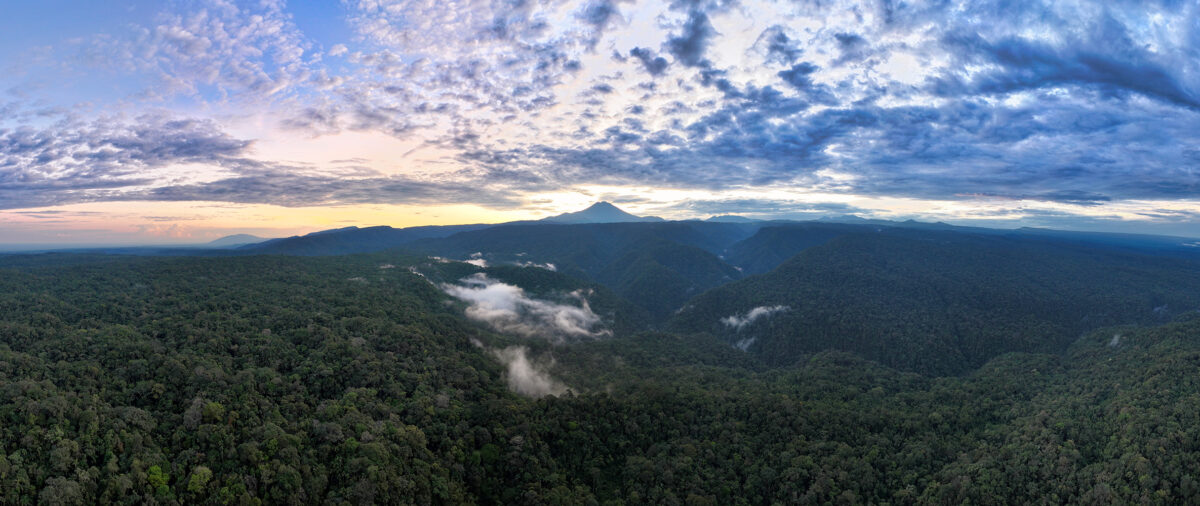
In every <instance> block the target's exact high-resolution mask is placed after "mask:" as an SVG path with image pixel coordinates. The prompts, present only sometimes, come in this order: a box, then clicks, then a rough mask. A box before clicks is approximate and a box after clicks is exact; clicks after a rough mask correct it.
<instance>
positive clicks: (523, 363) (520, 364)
mask: <svg viewBox="0 0 1200 506" xmlns="http://www.w3.org/2000/svg"><path fill="white" fill-rule="evenodd" d="M488 351H489V353H491V355H492V356H493V357H496V359H497V360H499V361H500V362H501V363H503V364H504V366H505V367H506V368H507V373H506V375H505V379H506V380H507V381H508V388H509V389H511V390H512V391H514V392H516V393H518V394H521V395H524V396H526V397H532V398H534V399H540V398H542V397H545V396H547V395H562V394H565V393H567V392H568V391H569V390H570V389H568V388H567V386H566V385H564V384H562V382H560V381H558V380H556V379H554V378H552V377H551V376H550V373H549V372H547V371H546V370H545V368H544V366H540V365H538V364H536V363H534V362H532V361H531V360H529V349H528V348H526V347H524V346H509V347H507V348H504V349H489V350H488Z"/></svg>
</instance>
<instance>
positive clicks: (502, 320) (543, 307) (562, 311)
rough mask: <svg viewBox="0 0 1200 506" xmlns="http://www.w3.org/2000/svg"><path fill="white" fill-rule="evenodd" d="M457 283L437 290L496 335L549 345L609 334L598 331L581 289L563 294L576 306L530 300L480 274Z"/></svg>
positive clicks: (522, 292) (597, 321)
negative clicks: (464, 305)
mask: <svg viewBox="0 0 1200 506" xmlns="http://www.w3.org/2000/svg"><path fill="white" fill-rule="evenodd" d="M458 283H459V284H449V283H443V284H442V285H441V288H442V290H444V291H445V292H446V293H448V294H450V295H451V296H453V297H455V298H457V299H459V300H462V301H465V302H466V303H467V309H466V315H467V317H468V318H471V319H473V320H477V321H481V322H484V323H486V324H488V325H489V326H491V327H492V328H493V329H494V330H496V331H497V332H502V333H508V334H516V335H519V336H523V337H538V338H544V339H549V340H551V341H553V342H562V341H564V340H566V339H578V338H598V337H603V336H608V335H611V334H612V332H611V331H609V330H607V329H602V328H599V327H600V323H601V321H600V316H599V315H597V314H596V313H594V312H592V309H591V307H589V306H588V301H587V298H586V297H585V296H584V293H583V292H582V291H581V290H576V291H574V292H571V293H569V294H566V295H565V297H566V298H568V299H573V300H574V301H575V302H577V303H578V305H573V304H569V303H561V302H554V301H550V300H544V299H535V298H531V297H529V296H528V295H526V293H525V290H523V289H522V288H521V287H519V286H515V285H510V284H508V283H504V282H501V281H498V280H495V279H492V278H489V277H488V276H487V274H484V273H482V272H479V273H475V274H473V275H471V276H468V277H465V278H463V279H461V280H459V282H458Z"/></svg>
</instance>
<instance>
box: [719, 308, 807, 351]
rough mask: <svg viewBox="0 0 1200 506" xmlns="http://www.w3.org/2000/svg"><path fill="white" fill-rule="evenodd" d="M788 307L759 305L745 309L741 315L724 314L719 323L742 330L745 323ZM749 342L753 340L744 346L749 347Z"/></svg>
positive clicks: (747, 323)
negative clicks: (748, 309)
mask: <svg viewBox="0 0 1200 506" xmlns="http://www.w3.org/2000/svg"><path fill="white" fill-rule="evenodd" d="M788 309H790V308H789V307H787V306H759V307H756V308H754V309H751V310H750V311H747V312H746V313H745V314H741V315H736V314H735V315H731V316H726V317H724V318H721V323H723V324H725V326H726V327H729V328H732V329H734V330H742V329H743V328H745V327H746V326H747V325H750V324H751V323H754V322H755V321H756V320H758V319H760V318H766V317H768V316H771V315H773V314H775V313H779V312H783V311H787V310H788ZM750 344H753V341H750V342H749V343H747V344H746V348H749V346H750ZM739 348H741V346H740V343H739ZM743 349H745V348H743Z"/></svg>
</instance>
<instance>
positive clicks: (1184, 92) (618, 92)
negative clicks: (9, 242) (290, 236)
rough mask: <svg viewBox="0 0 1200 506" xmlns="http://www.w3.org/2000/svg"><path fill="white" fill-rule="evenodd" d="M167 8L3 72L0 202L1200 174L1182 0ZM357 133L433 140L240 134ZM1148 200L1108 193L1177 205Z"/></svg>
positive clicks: (1196, 86) (1038, 195)
mask: <svg viewBox="0 0 1200 506" xmlns="http://www.w3.org/2000/svg"><path fill="white" fill-rule="evenodd" d="M156 8H161V9H162V12H161V13H159V14H158V15H152V16H146V17H145V18H142V19H149V20H150V21H149V22H142V23H140V25H139V23H137V22H130V23H123V24H122V26H127V27H129V26H131V28H127V29H125V31H123V32H122V31H119V30H116V29H111V30H107V31H105V30H101V32H102V33H87V34H79V35H80V36H79V37H74V36H73V35H75V34H71V35H72V37H70V38H69V40H63V41H62V42H60V43H58V44H57V45H55V46H53V47H52V48H50V49H44V48H38V47H29V48H26V49H27V51H25V53H28V54H29V55H38V56H36V57H34V56H30V57H29V58H25V57H23V58H22V62H21V63H20V64H19V65H15V67H14V68H16V67H19V68H17V70H19V72H18V71H14V72H8V73H6V74H5V75H4V77H3V78H0V81H3V84H4V89H6V90H10V91H9V92H8V95H9V96H10V97H14V98H15V99H14V100H11V101H9V102H0V113H2V114H0V207H3V208H19V207H28V206H48V205H60V204H67V203H81V202H99V201H122V200H130V199H147V200H167V201H185V200H217V201H226V202H239V203H266V204H277V205H283V206H302V205H347V204H349V205H353V204H367V203H468V202H470V203H479V204H481V205H485V206H493V207H504V206H509V207H512V206H517V205H520V204H522V203H524V202H527V201H529V200H531V199H533V198H536V197H535V196H534V195H535V194H538V193H542V192H560V193H561V192H570V191H578V190H580V189H582V188H585V187H591V186H624V187H636V188H653V189H664V188H665V189H675V190H697V189H699V190H705V191H712V192H717V191H726V190H734V191H744V190H748V189H762V188H791V189H802V190H804V191H810V192H812V193H814V194H820V195H825V196H826V197H828V198H829V201H831V202H847V201H850V202H854V201H855V199H859V198H872V197H884V198H893V199H911V200H913V201H921V200H931V201H932V200H936V201H938V202H945V201H974V200H986V201H989V202H991V201H1012V202H1014V203H1015V204H1013V205H1012V206H1011V207H1010V209H1012V210H1019V209H1020V206H1021V205H1023V204H1021V203H1029V202H1032V203H1039V204H1047V205H1049V206H1052V207H1055V208H1056V209H1059V210H1062V209H1071V210H1072V211H1061V212H1063V213H1066V214H1070V213H1071V212H1074V213H1081V214H1079V215H1082V214H1096V213H1101V212H1103V211H1104V210H1115V209H1119V208H1120V207H1121V206H1123V205H1133V204H1136V203H1137V202H1142V201H1155V202H1161V201H1180V202H1191V201H1195V200H1196V195H1200V171H1197V170H1196V169H1197V167H1198V164H1200V155H1197V153H1196V151H1195V149H1194V148H1193V147H1192V146H1196V145H1200V129H1197V128H1196V125H1197V124H1198V122H1200V108H1198V107H1197V105H1200V96H1198V93H1200V77H1198V76H1200V49H1198V48H1200V35H1197V34H1198V33H1200V31H1197V30H1195V29H1194V28H1195V27H1194V26H1192V25H1194V23H1191V24H1189V23H1186V22H1178V20H1181V19H1182V20H1190V19H1193V18H1195V13H1196V12H1197V10H1196V8H1195V7H1194V6H1191V5H1190V4H1188V5H1184V4H1180V3H1169V2H1167V3H1164V2H1116V3H1114V2H1099V1H1082V2H1070V3H1064V2H1048V1H1044V2H1043V1H1034V2H1023V3H1021V4H1014V3H1012V2H995V1H985V2H967V3H958V4H954V5H952V6H950V5H947V4H946V3H945V2H874V3H868V4H863V3H861V2H848V1H840V0H835V1H822V2H805V3H803V4H801V5H800V6H797V5H794V4H788V3H771V2H750V1H745V2H721V1H669V2H667V3H666V4H665V5H656V4H647V3H622V2H617V1H613V0H581V1H554V2H511V1H507V0H470V1H466V2H455V3H430V2H423V1H415V0H412V1H408V0H361V1H358V0H351V1H347V2H343V3H342V4H339V5H338V6H336V9H340V10H338V11H336V12H337V13H338V14H340V16H330V22H331V23H337V22H340V21H342V20H343V19H344V20H346V21H347V25H346V26H344V27H335V28H345V29H346V30H347V31H348V32H349V34H350V36H349V37H345V38H344V39H345V40H337V41H324V42H328V44H324V45H323V44H322V43H319V42H318V41H317V40H316V38H317V37H318V36H320V35H322V34H321V33H316V32H314V33H311V34H306V33H303V31H302V30H301V27H302V26H303V24H298V23H297V22H295V21H293V19H297V20H298V19H301V17H300V16H297V15H295V14H296V13H295V12H292V11H291V10H290V9H291V8H289V7H288V6H286V5H284V4H283V3H282V2H253V3H246V4H238V3H232V2H224V1H219V0H197V1H195V2H182V3H170V4H162V5H161V6H158V7H156ZM1179 11H1184V12H1183V13H1182V14H1181V13H1180V12H1179ZM1164 20H1166V21H1164ZM1170 20H1175V21H1170ZM108 32H111V33H108ZM64 39H67V37H66V36H65V35H64ZM76 40H78V41H80V42H72V41H76ZM609 54H614V55H615V56H613V57H610V56H609ZM26 60H27V61H26ZM60 60H61V61H60ZM63 61H65V62H69V63H70V65H63V64H61V62H63ZM79 63H86V65H78V64H79ZM72 69H76V70H72ZM78 69H85V70H78ZM70 72H76V73H77V74H72V75H68V76H65V77H69V78H62V77H64V76H63V75H62V74H64V73H70ZM82 73H86V74H87V75H86V79H84V78H81V77H80V75H78V74H82ZM23 76H24V77H23ZM98 90H100V91H98ZM105 90H117V91H115V92H113V93H112V94H110V93H108V92H107V91H105ZM148 101H149V102H152V103H154V104H155V106H156V107H160V108H162V109H163V111H162V112H155V113H150V114H141V112H144V111H145V109H142V108H144V107H145V105H144V104H145V103H147V102H148ZM231 104H232V105H231ZM128 110H137V111H140V112H135V113H126V112H123V111H128ZM276 124H278V125H280V126H283V127H285V130H284V133H283V134H279V133H278V132H277V131H276V129H275V126H276ZM263 125H267V126H263ZM345 132H363V133H382V134H385V135H388V136H392V137H396V138H399V139H402V140H403V141H404V142H406V143H409V144H411V145H413V146H420V148H419V149H418V150H416V151H415V153H417V155H414V156H405V157H403V161H402V162H395V164H399V165H402V169H403V170H402V171H400V170H398V169H397V165H395V164H394V163H393V161H379V160H375V161H372V162H366V163H364V164H362V165H367V166H368V167H367V168H368V169H377V170H378V172H387V173H388V174H396V173H397V172H402V175H388V176H385V175H383V174H381V173H378V172H377V173H366V172H359V173H352V172H350V171H343V172H339V167H337V166H335V167H333V168H329V167H321V166H318V165H321V164H325V162H324V158H322V159H320V160H306V162H307V163H300V162H292V161H287V160H282V159H263V158H260V157H259V156H258V155H257V153H256V149H255V148H256V145H257V146H263V145H268V144H277V143H279V142H280V141H281V140H285V139H286V138H284V139H280V138H269V137H270V136H273V135H286V136H302V135H311V136H329V135H336V134H339V133H345ZM256 139H261V140H260V141H256ZM262 141H267V142H262ZM256 142H257V144H256ZM298 151H302V150H298ZM430 153H435V154H430ZM426 154H430V155H429V156H421V155H426ZM359 155H360V153H336V154H333V155H331V156H328V157H326V158H346V157H349V156H359ZM371 164H375V167H371V166H370V165H371ZM327 165H338V164H327ZM193 169H194V170H193ZM829 174H836V175H838V177H830V176H829ZM482 188H487V189H488V191H483V190H482ZM660 194H662V192H660ZM729 203H730V204H731V205H735V204H736V203H737V202H736V199H730V200H729ZM929 205H930V206H933V205H941V204H929ZM1154 207H1155V205H1143V206H1142V207H1141V208H1140V209H1139V211H1137V212H1141V213H1143V214H1141V215H1137V214H1136V212H1125V213H1122V215H1123V216H1126V217H1133V216H1135V215H1136V216H1141V217H1144V218H1146V219H1155V220H1158V219H1167V218H1163V217H1162V216H1166V214H1164V213H1159V212H1157V211H1156V210H1155V209H1153V208H1154ZM708 209H712V210H713V214H720V213H724V212H731V211H734V212H736V211H738V210H737V209H724V210H719V211H718V210H717V209H715V208H713V207H712V206H709V207H708ZM814 209H815V208H814ZM801 212H803V210H801ZM1109 214H1112V215H1115V214H1117V212H1116V211H1112V212H1111V213H1109ZM1107 215H1108V214H1106V216H1107ZM1138 219H1140V218H1138Z"/></svg>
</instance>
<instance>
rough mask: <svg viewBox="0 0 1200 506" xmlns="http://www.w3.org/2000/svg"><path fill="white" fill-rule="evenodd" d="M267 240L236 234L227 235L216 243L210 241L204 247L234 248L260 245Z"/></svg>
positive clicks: (215, 241)
mask: <svg viewBox="0 0 1200 506" xmlns="http://www.w3.org/2000/svg"><path fill="white" fill-rule="evenodd" d="M266 240H267V239H266V238H263V237H259V236H256V235H250V234H235V235H227V236H225V237H222V238H220V239H217V240H214V241H209V242H207V243H205V244H204V245H205V246H208V247H210V248H232V247H236V246H245V245H247V244H256V243H260V242H263V241H266Z"/></svg>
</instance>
